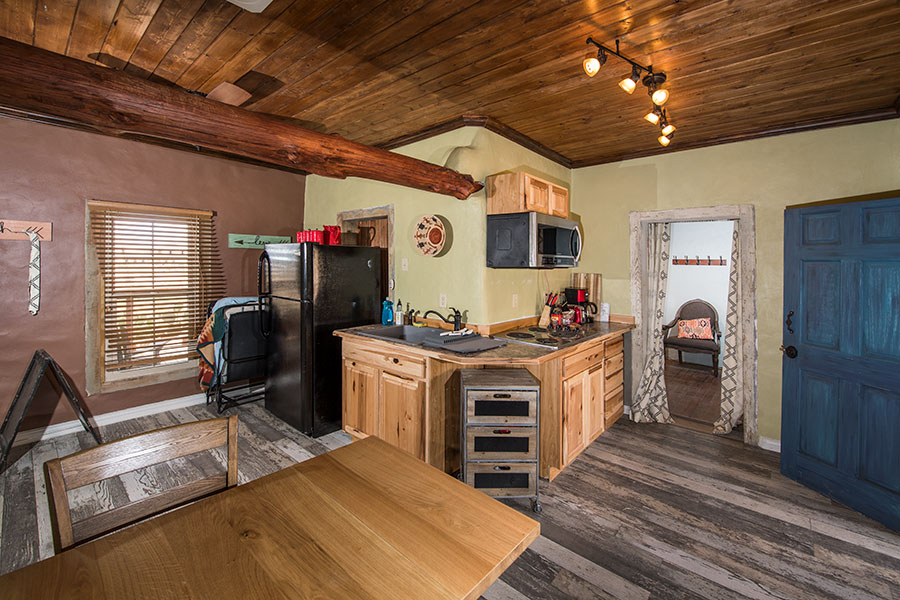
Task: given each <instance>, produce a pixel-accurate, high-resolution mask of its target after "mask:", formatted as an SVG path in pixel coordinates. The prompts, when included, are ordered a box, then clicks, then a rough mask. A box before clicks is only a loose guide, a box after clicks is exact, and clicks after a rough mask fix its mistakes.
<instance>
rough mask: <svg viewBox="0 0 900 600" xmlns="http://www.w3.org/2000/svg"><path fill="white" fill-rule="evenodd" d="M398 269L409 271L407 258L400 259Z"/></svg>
mask: <svg viewBox="0 0 900 600" xmlns="http://www.w3.org/2000/svg"><path fill="white" fill-rule="evenodd" d="M400 270H401V271H409V259H408V258H401V259H400Z"/></svg>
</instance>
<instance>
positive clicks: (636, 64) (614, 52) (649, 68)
mask: <svg viewBox="0 0 900 600" xmlns="http://www.w3.org/2000/svg"><path fill="white" fill-rule="evenodd" d="M586 43H588V44H593V45H594V46H597V48H599V49H600V50H603V51H604V52H607V53H609V54H612V55H613V56H618V57H619V58H621V59H622V60H624V61H625V62H627V63H628V64H630V65H631V66H633V67H634V68H636V69H638V70H639V71H647V74H648V75H656V73H654V72H653V65H648V66H646V67H645V66H644V65H642V64H641V63H639V62H635V61H633V60H631V59H630V58H628V57H627V56H625V55H624V54H622V53H620V52H619V40H616V49H615V50H613V49H612V48H609V47H607V46H604V45H603V44H601V43H599V42H595V41H594V38H588V39H587V42H586Z"/></svg>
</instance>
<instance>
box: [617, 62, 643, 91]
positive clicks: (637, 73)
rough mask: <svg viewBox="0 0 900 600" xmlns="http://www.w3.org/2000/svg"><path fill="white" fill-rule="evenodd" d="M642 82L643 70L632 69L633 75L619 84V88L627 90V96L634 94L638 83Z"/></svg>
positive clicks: (634, 67)
mask: <svg viewBox="0 0 900 600" xmlns="http://www.w3.org/2000/svg"><path fill="white" fill-rule="evenodd" d="M640 80H641V70H640V69H639V68H638V67H636V66H632V67H631V75H629V76H628V77H626V78H625V79H623V80H622V81H620V82H619V87H620V88H622V89H623V90H625V93H626V94H632V93H634V88H635V87H636V86H637V82H638V81H640Z"/></svg>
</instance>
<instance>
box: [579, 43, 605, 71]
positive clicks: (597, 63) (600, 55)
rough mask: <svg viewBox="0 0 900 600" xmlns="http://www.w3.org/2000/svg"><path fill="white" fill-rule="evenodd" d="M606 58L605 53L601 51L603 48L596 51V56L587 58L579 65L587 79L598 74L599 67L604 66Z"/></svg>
mask: <svg viewBox="0 0 900 600" xmlns="http://www.w3.org/2000/svg"><path fill="white" fill-rule="evenodd" d="M606 58H607V57H606V52H604V51H603V48H600V49H599V50H597V56H588V57H587V58H585V59H584V61H583V62H582V63H581V66H582V67H584V72H585V73H586V74H587V76H588V77H593V76H594V75H596V74H597V73H599V72H600V67H602V66H603V65H604V64H606Z"/></svg>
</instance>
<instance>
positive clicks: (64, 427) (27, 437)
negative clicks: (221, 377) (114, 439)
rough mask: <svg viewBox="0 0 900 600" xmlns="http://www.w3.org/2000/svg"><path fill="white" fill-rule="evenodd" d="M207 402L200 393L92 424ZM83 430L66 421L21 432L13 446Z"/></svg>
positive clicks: (125, 411)
mask: <svg viewBox="0 0 900 600" xmlns="http://www.w3.org/2000/svg"><path fill="white" fill-rule="evenodd" d="M205 402H206V393H205V392H200V393H199V394H191V395H190V396H184V397H182V398H173V399H171V400H163V401H161V402H153V403H152V404H142V405H141V406H135V407H133V408H124V409H122V410H117V411H113V412H108V413H103V414H102V415H97V416H96V417H93V418H92V419H91V422H92V424H93V425H94V426H95V427H102V426H103V425H110V424H112V423H119V422H120V421H127V420H128V419H136V418H138V417H146V416H147V415H155V414H158V413H161V412H166V411H169V410H176V409H179V408H186V407H188V406H195V405H197V404H204V403H205ZM82 430H83V427H82V426H81V422H80V421H78V419H74V420H72V421H65V422H63V423H55V424H53V425H48V426H47V427H46V428H43V429H29V430H28V431H20V432H19V433H18V435H16V440H15V442H14V443H13V445H14V446H20V445H22V444H34V443H36V442H40V441H43V440H49V439H52V438H55V437H59V436H61V435H68V434H70V433H76V432H79V431H82Z"/></svg>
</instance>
